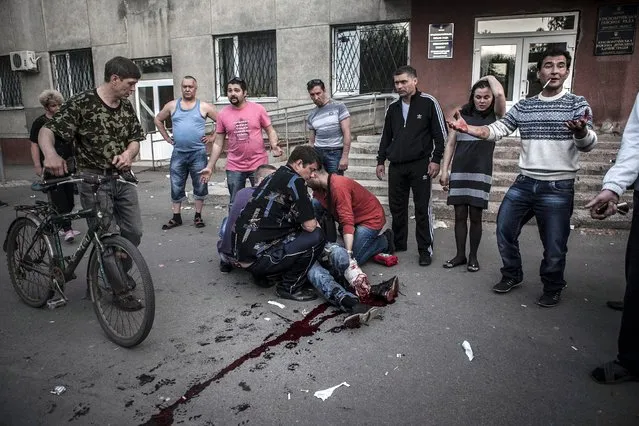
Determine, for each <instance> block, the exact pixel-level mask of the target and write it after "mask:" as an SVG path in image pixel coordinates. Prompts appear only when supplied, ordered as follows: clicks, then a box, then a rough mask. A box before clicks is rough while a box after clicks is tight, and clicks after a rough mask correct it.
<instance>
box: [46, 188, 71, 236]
mask: <svg viewBox="0 0 639 426" xmlns="http://www.w3.org/2000/svg"><path fill="white" fill-rule="evenodd" d="M49 194H50V196H51V198H50V200H51V204H53V207H54V208H55V210H56V211H57V212H58V214H63V213H70V212H71V210H73V205H74V199H73V197H74V191H73V184H72V183H68V184H65V185H58V186H56V187H55V188H54V189H52V190H51V191H50V192H49ZM61 225H62V229H64V230H65V231H68V230H69V229H71V221H70V220H66V221H64V222H62V224H61Z"/></svg>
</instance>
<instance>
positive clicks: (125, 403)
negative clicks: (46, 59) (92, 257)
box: [0, 172, 639, 425]
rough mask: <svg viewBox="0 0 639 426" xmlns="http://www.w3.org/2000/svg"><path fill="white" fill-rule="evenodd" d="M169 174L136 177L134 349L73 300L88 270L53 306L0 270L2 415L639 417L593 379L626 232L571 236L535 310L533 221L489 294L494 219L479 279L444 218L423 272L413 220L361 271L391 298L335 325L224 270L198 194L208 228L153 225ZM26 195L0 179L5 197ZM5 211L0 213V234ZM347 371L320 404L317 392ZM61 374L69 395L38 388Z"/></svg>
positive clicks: (144, 419) (611, 316)
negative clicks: (402, 248)
mask: <svg viewBox="0 0 639 426" xmlns="http://www.w3.org/2000/svg"><path fill="white" fill-rule="evenodd" d="M165 174H166V172H143V173H141V174H140V175H139V177H140V179H141V181H142V182H141V184H140V186H139V196H140V200H141V202H142V209H143V219H144V227H145V234H144V238H143V242H142V244H141V246H140V249H141V251H142V253H143V255H144V257H145V258H146V260H147V263H148V264H149V267H150V269H151V273H152V275H153V280H154V285H155V291H156V317H155V323H154V325H153V329H152V331H151V333H150V335H149V337H148V338H147V339H146V340H145V341H144V342H143V343H142V344H141V345H139V346H138V347H135V348H133V349H124V348H120V347H118V346H117V345H115V344H113V343H111V342H110V341H109V340H108V339H107V338H106V336H105V335H104V333H103V332H102V329H101V328H100V326H99V324H98V323H97V320H96V317H95V314H94V312H93V307H92V305H91V303H90V302H89V301H87V300H84V299H83V296H84V291H85V286H86V281H85V277H84V271H85V270H86V266H85V265H84V264H82V265H81V266H80V267H79V269H78V278H77V279H76V280H75V281H73V282H72V283H70V284H68V296H69V298H70V299H71V301H70V303H69V304H68V305H67V306H65V307H62V308H59V309H56V310H48V309H33V308H30V307H28V306H26V305H25V304H23V303H21V301H20V300H19V299H18V296H17V295H16V293H15V292H14V290H13V288H12V286H11V283H10V281H9V277H8V273H7V269H6V266H2V267H0V283H1V284H0V383H1V385H0V407H2V408H1V410H0V411H1V412H2V416H0V424H3V425H38V424H42V425H57V424H67V423H70V424H96V425H107V424H112V425H132V424H189V425H251V424H252V425H271V424H273V425H275V424H303V425H315V424H317V425H320V424H322V425H324V424H350V425H352V424H358V425H359V424H362V425H363V424H393V425H396V424H397V425H400V424H414V425H457V424H474V425H495V424H504V425H505V424H518V425H571V424H574V425H637V424H639V383H629V384H622V385H616V386H602V385H598V384H596V383H594V382H593V381H592V380H591V379H590V378H589V372H590V370H591V369H592V368H594V367H595V366H597V365H598V364H600V363H601V362H604V361H608V360H611V359H613V358H614V356H615V354H616V338H617V332H618V328H619V321H620V314H619V313H618V312H614V311H612V310H609V309H608V308H606V307H605V301H606V300H610V299H619V298H620V297H621V296H622V294H623V287H624V284H623V255H624V250H625V241H626V238H627V234H626V233H625V232H619V233H603V234H602V235H599V234H597V233H592V232H589V233H582V232H581V231H580V230H579V229H577V230H575V231H573V233H572V235H571V239H570V244H569V254H568V266H567V273H566V278H567V281H568V283H569V286H568V288H567V289H566V290H565V291H564V297H563V300H562V302H561V304H560V305H559V306H557V307H555V308H552V309H544V308H540V307H538V306H537V305H535V300H536V299H537V297H539V295H540V292H541V284H540V282H539V277H538V270H539V262H540V259H541V253H542V248H541V244H540V242H539V238H538V234H537V230H536V228H535V227H532V226H528V227H526V228H525V229H524V232H523V234H522V238H521V246H522V254H523V258H524V265H525V270H524V272H525V282H524V285H523V286H521V287H520V288H517V289H515V290H513V291H512V292H511V293H509V294H505V295H497V294H494V293H493V292H492V291H491V290H490V288H491V286H492V285H493V284H494V282H496V281H497V280H498V279H499V267H500V260H499V256H498V252H497V248H496V243H495V235H494V226H489V225H487V226H486V227H485V229H484V238H483V241H482V245H481V247H480V256H479V261H480V263H481V267H482V269H481V271H479V272H477V273H469V272H467V271H466V270H465V269H463V267H460V268H455V269H452V270H445V269H443V268H442V267H441V264H442V263H443V262H444V261H445V260H447V259H449V258H451V257H453V255H454V243H453V232H452V229H450V228H448V229H437V230H436V231H435V232H436V233H435V242H436V247H435V257H434V261H433V264H432V265H431V266H430V267H427V268H424V267H420V266H418V265H417V252H416V251H417V250H416V246H415V242H414V236H413V233H412V231H411V237H410V239H409V251H408V252H405V253H400V254H399V257H400V263H399V265H397V266H395V267H393V268H386V267H383V266H380V265H373V264H367V265H365V267H364V270H365V271H366V272H368V273H369V275H370V278H371V281H372V282H373V283H376V282H379V281H381V280H382V279H387V278H389V277H390V276H392V275H394V274H396V275H398V276H399V278H400V281H401V295H400V297H399V299H398V300H397V301H396V303H394V304H392V305H389V306H386V307H384V308H383V317H382V318H380V319H376V320H374V321H372V322H371V323H370V324H369V325H366V326H362V327H361V328H359V329H343V328H342V327H341V324H342V320H343V318H344V315H343V314H341V313H339V312H337V311H336V310H335V309H334V308H332V307H330V306H327V305H326V304H323V302H322V301H321V300H318V301H315V302H308V303H297V302H293V301H287V300H282V299H278V298H277V297H276V296H275V294H274V291H273V290H272V289H262V288H258V287H256V286H254V284H253V283H252V281H251V279H250V277H249V276H248V275H247V274H246V273H244V272H241V271H234V272H232V273H231V274H228V275H223V274H221V273H220V272H219V269H218V257H217V253H216V251H215V241H216V240H217V232H218V226H219V223H220V221H221V219H222V217H223V215H224V213H225V208H224V207H222V206H218V207H217V208H216V207H215V206H213V205H207V206H206V208H205V212H204V219H205V222H206V227H205V228H202V229H196V228H195V227H194V226H193V225H192V216H193V210H192V209H187V210H184V211H183V218H184V223H185V224H184V225H183V226H181V227H178V228H175V229H172V230H169V231H162V230H161V229H160V228H161V225H162V224H163V223H164V222H166V221H167V220H168V219H169V218H170V208H169V200H168V197H169V186H168V179H167V178H166V177H165ZM218 178H219V174H218ZM31 195H33V194H32V193H31V192H30V191H29V189H28V187H24V186H15V187H5V188H0V199H2V200H3V201H6V202H9V203H10V204H11V205H15V204H18V203H31V202H33V201H34V200H33V199H32V198H30V196H31ZM38 197H41V196H40V195H38ZM189 207H191V206H189ZM14 216H15V213H14V211H13V209H12V208H11V207H2V208H0V235H2V236H4V235H5V233H6V230H7V228H8V225H9V223H10V221H11V219H12V218H13V217H14ZM412 226H413V227H414V221H413V222H412ZM77 227H78V229H81V230H84V229H86V225H85V224H83V223H78V225H77ZM72 248H73V246H69V247H67V250H71V249H72ZM2 257H3V259H1V260H0V264H1V265H4V264H5V263H4V262H5V261H4V254H3V255H2ZM268 301H278V302H281V303H283V304H284V305H285V307H284V308H283V309H281V308H279V307H277V306H275V305H272V304H269V303H268ZM464 340H466V341H468V342H469V343H470V345H471V347H472V349H473V351H474V354H475V358H474V359H473V360H472V361H469V359H468V357H467V356H466V354H465V353H464V350H463V349H462V347H461V343H462V342H463V341H464ZM344 382H345V383H347V384H348V386H346V385H343V386H341V387H339V388H337V389H335V390H334V392H333V394H332V395H331V396H330V397H329V398H327V399H326V400H322V399H319V398H317V397H315V396H314V393H315V392H316V391H319V390H324V389H327V388H331V387H333V386H336V385H339V384H342V383H344ZM57 385H63V386H65V387H66V392H64V393H62V394H61V395H54V394H52V393H50V391H51V390H52V389H53V388H54V387H55V386H57Z"/></svg>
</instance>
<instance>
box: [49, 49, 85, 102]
mask: <svg viewBox="0 0 639 426" xmlns="http://www.w3.org/2000/svg"><path fill="white" fill-rule="evenodd" d="M51 71H52V73H53V87H55V89H56V90H57V91H59V92H60V93H62V96H63V97H64V99H69V98H70V97H71V96H73V95H77V94H78V93H80V92H83V91H85V90H87V89H92V88H94V87H95V81H94V79H93V56H92V55H91V49H82V50H70V51H68V52H56V53H52V54H51Z"/></svg>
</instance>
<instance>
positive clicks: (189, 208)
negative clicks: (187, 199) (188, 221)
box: [182, 206, 193, 210]
mask: <svg viewBox="0 0 639 426" xmlns="http://www.w3.org/2000/svg"><path fill="white" fill-rule="evenodd" d="M182 210H193V207H189V206H184V207H182Z"/></svg>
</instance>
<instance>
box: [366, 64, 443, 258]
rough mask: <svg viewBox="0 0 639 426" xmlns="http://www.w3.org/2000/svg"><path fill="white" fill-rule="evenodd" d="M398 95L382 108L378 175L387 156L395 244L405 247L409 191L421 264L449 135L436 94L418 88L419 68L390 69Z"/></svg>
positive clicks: (429, 250)
mask: <svg viewBox="0 0 639 426" xmlns="http://www.w3.org/2000/svg"><path fill="white" fill-rule="evenodd" d="M393 80H394V83H395V91H396V92H397V93H398V94H399V96H400V99H399V100H398V101H396V102H393V103H392V104H390V106H389V107H388V110H387V111H386V118H385V122H384V130H383V132H382V140H381V142H380V144H379V152H378V153H377V169H376V173H377V177H378V179H382V178H383V177H384V174H385V167H384V162H385V161H386V160H388V161H389V162H390V165H389V167H388V203H389V206H390V212H391V216H392V217H393V227H392V229H393V234H394V241H395V249H396V250H397V251H403V250H406V249H407V242H408V198H409V194H410V190H411V189H412V190H413V201H414V203H415V220H416V222H417V223H416V228H417V229H416V238H417V249H418V250H419V264H420V265H422V266H427V265H430V263H431V259H432V255H433V223H432V215H431V211H430V210H431V209H430V193H431V180H432V179H434V178H436V177H437V175H438V174H439V163H440V162H441V159H442V156H443V155H444V141H445V140H446V137H447V132H446V122H445V120H444V115H443V114H442V110H441V108H440V107H439V103H438V102H437V99H435V98H434V97H433V96H431V95H428V94H426V93H422V92H419V91H418V90H417V73H416V71H415V69H414V68H412V67H410V66H403V67H400V68H398V69H397V70H396V71H395V73H394V74H393Z"/></svg>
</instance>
